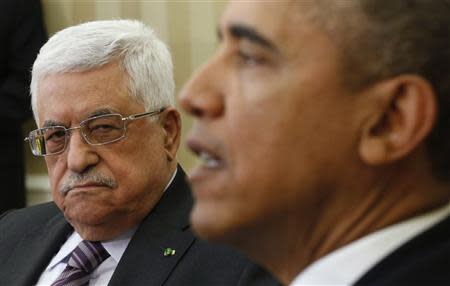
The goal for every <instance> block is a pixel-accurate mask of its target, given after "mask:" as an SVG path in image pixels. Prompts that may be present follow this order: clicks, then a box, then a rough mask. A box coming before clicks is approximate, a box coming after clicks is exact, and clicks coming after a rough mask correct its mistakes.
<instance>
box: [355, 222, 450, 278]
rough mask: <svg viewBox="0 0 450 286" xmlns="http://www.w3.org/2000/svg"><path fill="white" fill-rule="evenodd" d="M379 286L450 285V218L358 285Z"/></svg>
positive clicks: (383, 261)
mask: <svg viewBox="0 0 450 286" xmlns="http://www.w3.org/2000/svg"><path fill="white" fill-rule="evenodd" d="M361 255H364V254H363V253H362V254H361ZM379 285H382V286H389V285H392V286H403V285H404V286H414V285H417V286H428V285H430V286H441V285H450V217H448V218H446V219H445V220H444V221H442V222H441V223H439V224H437V225H436V226H434V227H432V228H431V229H429V230H428V231H425V232H424V233H422V234H420V235H418V236H417V237H415V238H414V239H412V240H411V241H409V242H407V243H406V244H404V245H403V246H401V247H400V248H398V249H397V250H395V251H394V252H393V253H392V254H390V255H388V256H387V257H386V258H385V259H383V260H382V261H381V262H380V263H378V264H377V265H375V267H374V268H372V269H371V270H369V271H368V272H367V273H366V274H365V275H364V276H363V277H362V278H361V279H360V280H359V281H358V282H357V283H356V284H355V286H379Z"/></svg>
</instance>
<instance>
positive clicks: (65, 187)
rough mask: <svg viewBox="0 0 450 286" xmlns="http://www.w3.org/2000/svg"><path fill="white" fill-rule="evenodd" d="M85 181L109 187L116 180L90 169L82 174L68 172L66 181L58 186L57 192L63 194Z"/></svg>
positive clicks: (114, 184) (112, 186) (111, 186)
mask: <svg viewBox="0 0 450 286" xmlns="http://www.w3.org/2000/svg"><path fill="white" fill-rule="evenodd" d="M87 182H89V183H95V184H98V185H103V186H106V187H108V188H111V189H113V188H115V187H116V186H117V182H116V181H115V180H114V179H112V178H109V177H107V176H105V175H103V174H101V173H96V172H93V171H90V172H86V173H83V174H75V173H72V174H70V176H69V178H67V180H66V182H64V183H63V184H62V186H61V187H60V189H59V192H60V193H61V194H63V195H65V194H66V193H67V192H68V191H70V190H71V189H73V188H74V187H75V186H77V185H82V184H84V183H87Z"/></svg>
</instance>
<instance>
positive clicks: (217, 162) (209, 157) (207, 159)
mask: <svg viewBox="0 0 450 286" xmlns="http://www.w3.org/2000/svg"><path fill="white" fill-rule="evenodd" d="M187 145H188V147H189V149H191V151H192V152H193V153H194V154H195V155H197V157H198V158H199V159H200V162H201V166H200V167H202V168H206V169H217V168H220V167H222V166H223V163H224V161H223V160H222V159H221V158H220V157H219V155H218V154H217V153H216V152H214V151H213V150H212V148H210V147H208V146H206V145H205V144H202V143H200V142H199V141H196V140H192V139H191V140H188V142H187Z"/></svg>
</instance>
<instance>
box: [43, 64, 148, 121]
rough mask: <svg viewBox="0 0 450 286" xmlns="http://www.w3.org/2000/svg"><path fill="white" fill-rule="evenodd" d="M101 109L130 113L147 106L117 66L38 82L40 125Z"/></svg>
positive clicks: (78, 117)
mask: <svg viewBox="0 0 450 286" xmlns="http://www.w3.org/2000/svg"><path fill="white" fill-rule="evenodd" d="M99 109H108V110H112V111H115V112H118V113H127V112H129V113H131V112H134V111H135V110H138V111H140V110H141V109H142V110H143V109H144V107H143V106H142V103H140V102H137V101H136V100H135V98H134V97H132V96H130V93H129V90H128V88H127V84H126V79H125V78H124V76H123V73H122V72H121V71H120V70H116V69H115V68H114V67H105V68H102V69H97V70H90V71H85V72H69V73H61V74H52V75H49V76H47V77H46V78H44V79H43V80H42V81H41V83H40V85H39V96H38V98H37V113H38V120H39V122H38V125H41V124H43V122H44V121H47V120H59V121H71V122H76V121H80V120H83V119H85V118H86V117H87V116H90V115H91V114H92V113H93V112H95V111H96V110H99Z"/></svg>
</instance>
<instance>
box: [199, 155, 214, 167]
mask: <svg viewBox="0 0 450 286" xmlns="http://www.w3.org/2000/svg"><path fill="white" fill-rule="evenodd" d="M199 157H200V160H202V162H203V164H205V166H206V167H208V168H215V167H218V166H219V160H217V159H215V158H213V157H211V156H210V155H209V154H208V153H205V152H201V153H200V155H199Z"/></svg>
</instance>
